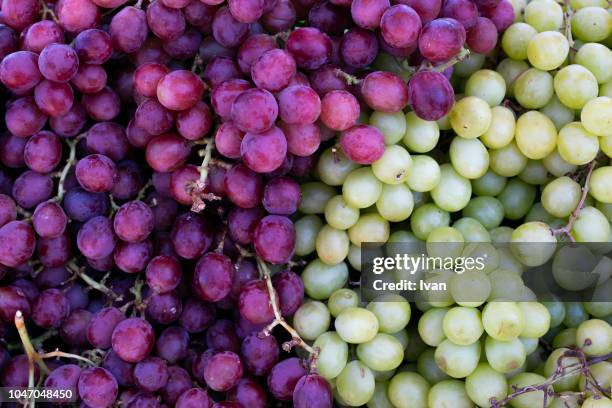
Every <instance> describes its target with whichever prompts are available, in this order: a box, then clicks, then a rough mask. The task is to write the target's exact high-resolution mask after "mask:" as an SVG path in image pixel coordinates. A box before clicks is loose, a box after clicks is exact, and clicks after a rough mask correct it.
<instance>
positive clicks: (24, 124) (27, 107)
mask: <svg viewBox="0 0 612 408" xmlns="http://www.w3.org/2000/svg"><path fill="white" fill-rule="evenodd" d="M4 120H5V122H6V127H7V128H8V130H9V131H10V132H11V133H12V134H13V135H15V136H18V137H27V136H31V135H33V134H35V133H37V132H39V131H40V130H41V129H42V128H43V126H44V125H45V122H46V121H47V117H46V115H45V114H44V113H43V112H42V111H41V110H40V109H39V108H38V106H37V105H36V103H35V101H34V99H33V98H32V97H24V98H19V99H16V100H14V101H13V102H11V103H9V104H8V105H7V108H6V113H5V116H4Z"/></svg>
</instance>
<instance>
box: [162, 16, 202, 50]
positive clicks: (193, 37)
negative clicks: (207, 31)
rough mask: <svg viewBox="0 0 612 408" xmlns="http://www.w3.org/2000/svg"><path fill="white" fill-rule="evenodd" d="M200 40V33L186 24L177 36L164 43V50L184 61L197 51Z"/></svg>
mask: <svg viewBox="0 0 612 408" xmlns="http://www.w3.org/2000/svg"><path fill="white" fill-rule="evenodd" d="M183 14H184V13H183ZM185 18H186V16H185ZM201 42H202V34H200V32H199V31H198V30H196V29H195V28H193V27H190V26H187V28H186V29H185V31H184V32H183V34H181V35H180V36H179V37H178V38H175V39H174V40H170V41H168V42H166V43H164V51H166V52H167V53H168V55H170V56H171V57H172V58H174V59H177V60H180V61H184V60H186V59H189V58H193V57H194V56H195V55H196V54H197V53H198V49H199V48H200V43H201Z"/></svg>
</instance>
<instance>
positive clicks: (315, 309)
mask: <svg viewBox="0 0 612 408" xmlns="http://www.w3.org/2000/svg"><path fill="white" fill-rule="evenodd" d="M329 324H330V315H329V310H328V309H327V306H325V304H324V303H321V302H317V301H310V302H306V303H303V304H302V305H301V306H300V307H299V308H298V310H296V312H295V314H294V315H293V328H294V329H295V330H296V331H297V332H298V334H299V335H300V337H301V338H302V339H304V340H314V339H316V338H317V337H319V336H320V335H322V334H323V333H325V332H326V331H327V329H329Z"/></svg>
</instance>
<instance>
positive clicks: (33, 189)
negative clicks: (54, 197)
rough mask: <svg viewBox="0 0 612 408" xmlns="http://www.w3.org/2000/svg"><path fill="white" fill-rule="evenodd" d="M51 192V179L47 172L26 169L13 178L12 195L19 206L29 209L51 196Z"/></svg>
mask: <svg viewBox="0 0 612 408" xmlns="http://www.w3.org/2000/svg"><path fill="white" fill-rule="evenodd" d="M52 193H53V180H51V177H49V175H48V174H40V173H36V172H35V171H26V172H24V173H21V174H20V175H19V177H17V179H15V183H14V184H13V191H12V196H13V198H14V199H15V202H16V203H17V204H18V205H19V206H21V207H23V208H26V209H30V208H34V207H36V206H37V205H38V204H40V203H42V202H43V201H45V200H48V199H49V198H51V194H52Z"/></svg>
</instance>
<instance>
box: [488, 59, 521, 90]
mask: <svg viewBox="0 0 612 408" xmlns="http://www.w3.org/2000/svg"><path fill="white" fill-rule="evenodd" d="M528 69H529V64H527V63H526V62H525V61H523V60H515V59H512V58H505V59H503V60H501V62H500V63H499V64H498V65H497V68H495V70H496V71H497V72H499V74H500V75H501V76H502V77H503V78H504V81H506V91H507V94H508V96H509V97H512V96H514V81H515V80H516V78H518V77H519V75H521V74H522V73H523V72H525V71H527V70H528Z"/></svg>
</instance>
